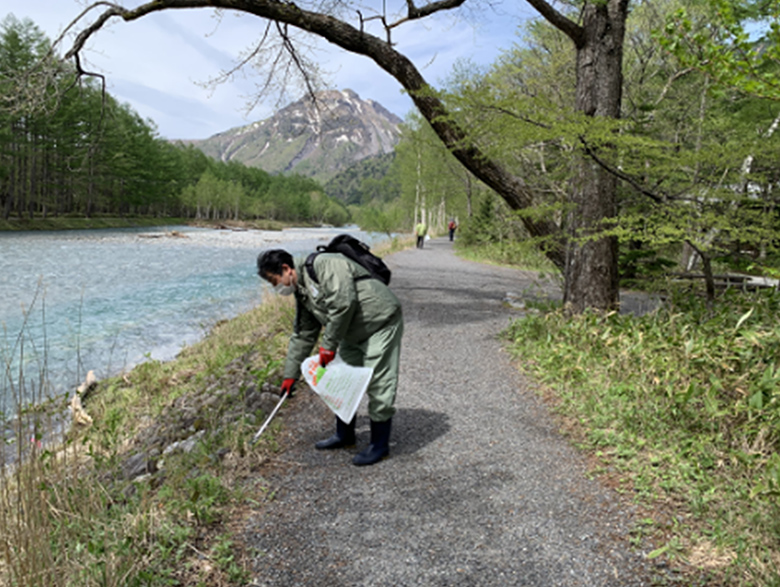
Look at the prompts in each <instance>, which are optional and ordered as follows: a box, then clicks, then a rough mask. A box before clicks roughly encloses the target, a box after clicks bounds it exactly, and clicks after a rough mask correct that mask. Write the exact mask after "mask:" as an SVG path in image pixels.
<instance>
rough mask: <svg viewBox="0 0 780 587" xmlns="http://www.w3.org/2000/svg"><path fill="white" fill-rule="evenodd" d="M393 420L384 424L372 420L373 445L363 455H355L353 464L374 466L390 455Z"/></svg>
mask: <svg viewBox="0 0 780 587" xmlns="http://www.w3.org/2000/svg"><path fill="white" fill-rule="evenodd" d="M392 421H393V420H392V418H391V419H389V420H385V421H384V422H374V421H373V420H371V444H369V445H368V448H366V450H364V451H363V452H361V453H358V454H357V455H355V458H354V459H352V464H353V465H357V466H358V467H363V466H365V465H373V464H374V463H378V462H379V461H381V460H382V459H383V458H385V457H386V456H388V455H389V454H390V428H391V427H392Z"/></svg>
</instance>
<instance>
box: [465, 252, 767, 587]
mask: <svg viewBox="0 0 780 587" xmlns="http://www.w3.org/2000/svg"><path fill="white" fill-rule="evenodd" d="M466 254H467V256H469V257H470V258H472V259H477V260H489V259H493V260H498V261H504V260H505V259H506V257H507V256H510V257H511V256H512V255H511V251H510V252H508V251H506V250H504V249H495V248H494V249H473V250H471V251H467V252H466ZM528 262H529V263H530V264H531V265H532V266H534V267H536V268H542V269H543V268H544V263H543V262H542V264H541V265H539V263H538V257H536V256H535V255H532V256H531V258H530V259H529V260H528ZM667 292H669V293H670V295H669V297H668V299H667V303H666V305H665V307H663V308H662V309H661V310H659V311H658V312H656V313H654V314H651V315H647V316H643V317H634V316H622V315H619V314H616V313H613V314H608V315H602V314H597V313H586V314H584V315H582V316H568V315H566V313H564V312H563V311H562V310H561V309H560V308H559V307H556V306H555V305H553V304H549V305H545V306H538V307H537V308H536V311H535V312H532V313H529V314H528V316H527V317H526V318H524V319H522V320H518V321H517V322H516V323H515V324H514V325H513V326H512V327H511V328H509V329H508V331H507V332H506V333H505V337H506V341H507V345H508V346H509V347H510V349H511V350H512V351H513V353H514V354H515V355H516V356H517V357H518V358H521V359H522V362H521V365H522V368H523V369H524V370H525V371H526V372H527V373H528V374H530V375H531V376H532V377H533V378H534V379H535V380H537V381H539V382H540V383H542V384H543V385H544V386H545V395H546V397H547V398H548V400H549V402H550V403H551V405H553V406H554V409H555V411H556V412H557V413H558V414H559V415H560V418H561V424H562V427H563V429H564V430H565V431H566V432H567V433H568V434H569V435H570V436H571V438H572V440H573V442H574V443H575V444H577V445H578V446H580V447H582V449H583V450H585V451H586V452H587V453H588V454H589V455H590V456H592V457H593V460H592V462H593V463H594V468H593V474H594V475H597V476H599V477H600V478H601V479H602V480H604V481H606V482H608V483H610V485H613V486H614V487H615V488H616V489H617V490H618V491H619V492H621V493H623V494H624V495H626V497H627V498H630V499H631V500H633V501H635V502H636V503H637V504H639V505H640V506H641V507H642V508H643V510H644V511H646V512H647V514H646V516H645V517H644V520H643V522H642V524H641V525H640V526H639V527H637V528H636V529H635V539H636V543H637V544H642V545H643V548H644V549H647V548H648V547H647V545H648V544H651V545H653V546H654V548H653V547H651V549H652V550H651V552H650V556H651V557H657V558H658V560H659V561H661V560H664V561H669V562H670V563H671V566H672V568H674V569H675V572H674V573H670V575H669V577H670V578H669V581H670V582H672V577H676V578H677V580H676V581H674V583H676V584H684V585H692V584H695V585H698V584H723V585H754V586H759V585H760V586H767V585H780V571H779V570H778V569H780V454H778V448H780V327H778V323H777V315H778V311H780V293H778V292H777V291H773V290H770V291H764V292H762V293H756V294H747V293H741V292H732V293H730V294H727V295H724V296H723V297H721V298H720V299H719V300H718V302H717V304H716V306H715V307H714V308H713V309H712V310H709V311H708V310H707V308H706V304H705V303H704V299H703V297H702V296H701V295H697V294H696V293H695V292H690V291H688V292H685V293H677V294H675V293H672V292H673V289H672V287H671V286H669V287H668V288H667Z"/></svg>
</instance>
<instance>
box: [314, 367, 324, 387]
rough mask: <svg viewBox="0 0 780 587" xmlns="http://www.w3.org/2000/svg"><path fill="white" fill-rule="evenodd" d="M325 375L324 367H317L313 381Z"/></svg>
mask: <svg viewBox="0 0 780 587" xmlns="http://www.w3.org/2000/svg"><path fill="white" fill-rule="evenodd" d="M323 375H325V367H318V368H317V370H316V371H315V372H314V382H315V383H316V382H317V381H319V380H320V379H322V376H323Z"/></svg>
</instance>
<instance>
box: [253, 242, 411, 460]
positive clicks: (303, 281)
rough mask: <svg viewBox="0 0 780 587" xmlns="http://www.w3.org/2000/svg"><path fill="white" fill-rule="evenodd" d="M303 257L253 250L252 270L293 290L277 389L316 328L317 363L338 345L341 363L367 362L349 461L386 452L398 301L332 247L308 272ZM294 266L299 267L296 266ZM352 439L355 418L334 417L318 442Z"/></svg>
mask: <svg viewBox="0 0 780 587" xmlns="http://www.w3.org/2000/svg"><path fill="white" fill-rule="evenodd" d="M305 263H306V257H305V256H304V257H296V258H295V259H293V257H292V256H291V255H290V253H288V252H287V251H284V250H281V249H273V250H269V251H265V252H263V253H261V254H260V255H259V256H258V258H257V272H258V274H259V275H260V277H262V278H263V279H265V280H266V281H267V282H268V283H270V284H271V285H273V286H274V288H275V290H276V292H277V293H279V294H281V295H292V294H294V295H295V327H294V330H293V333H292V336H291V337H290V343H289V345H288V347H287V360H286V362H285V365H284V380H283V382H282V393H283V394H284V393H292V389H293V386H294V385H295V382H296V381H297V380H298V378H299V377H300V375H301V363H302V362H303V360H304V359H306V358H307V357H308V356H309V355H310V354H311V352H312V350H313V349H314V345H315V343H316V342H317V338H318V337H319V335H320V331H321V330H322V329H323V327H324V331H323V332H322V340H321V342H320V345H321V346H320V351H319V355H320V364H321V365H322V366H323V367H325V366H326V365H327V364H328V363H329V362H330V361H332V360H333V359H334V358H335V357H336V351H338V353H339V355H340V356H341V358H342V359H343V360H344V362H345V363H347V364H349V365H353V366H363V367H373V369H374V374H373V376H372V378H371V381H370V383H369V385H368V389H367V390H366V393H367V395H368V415H369V418H370V419H371V443H370V444H369V446H368V447H367V448H366V449H365V450H364V451H363V452H361V453H358V454H357V455H356V456H355V458H354V459H353V460H352V462H353V463H354V464H355V465H358V466H362V465H373V464H374V463H376V462H378V461H379V460H381V459H383V458H385V457H386V456H388V454H389V453H390V428H391V422H392V417H393V415H394V414H395V395H396V390H397V388H398V365H399V359H400V354H401V337H402V336H403V332H404V321H403V314H402V311H401V303H400V302H399V301H398V298H396V297H395V294H394V293H393V292H392V291H391V290H390V288H389V287H387V286H386V285H385V284H384V283H383V282H382V281H381V280H379V279H372V278H371V277H370V273H369V272H368V270H366V269H365V268H364V267H362V266H361V265H359V264H358V263H356V262H355V261H353V260H351V259H348V258H347V257H345V256H344V255H342V254H340V253H325V252H323V253H320V254H318V255H317V256H316V257H315V258H314V260H313V262H312V266H313V269H314V272H315V273H314V275H316V279H314V278H313V277H312V275H310V273H309V272H308V271H307V270H305V269H304V267H305ZM299 269H300V270H299ZM354 444H355V418H353V419H352V421H351V422H349V423H348V424H347V423H345V422H342V421H341V420H340V419H339V418H336V433H335V434H334V435H333V436H331V437H330V438H328V439H326V440H321V441H320V442H318V443H317V444H316V445H315V447H316V448H318V449H334V448H347V447H351V446H354Z"/></svg>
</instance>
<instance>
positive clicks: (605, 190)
mask: <svg viewBox="0 0 780 587" xmlns="http://www.w3.org/2000/svg"><path fill="white" fill-rule="evenodd" d="M627 16H628V0H608V1H607V2H594V3H592V4H591V3H588V4H586V5H585V8H584V11H583V24H582V31H583V34H582V36H581V37H580V43H579V44H578V45H577V64H576V68H577V87H576V104H575V107H576V109H577V110H578V111H580V112H583V113H584V114H586V115H587V116H592V117H609V118H618V117H619V116H620V106H621V99H622V87H623V74H622V66H623V40H624V36H625V22H626V18H627ZM616 192H617V178H616V177H615V176H614V175H613V174H611V173H609V172H608V171H606V170H605V169H604V168H603V167H601V166H599V165H598V164H596V162H595V161H593V159H592V158H590V157H589V156H588V155H587V154H585V153H584V152H582V153H580V154H579V159H578V161H577V172H576V174H575V177H574V180H573V185H572V191H571V210H570V212H569V214H568V217H567V235H568V242H567V247H566V268H565V273H564V277H565V287H564V303H565V304H567V305H568V306H569V308H570V309H571V310H572V311H573V312H575V313H579V312H582V311H583V310H585V309H586V308H595V309H599V310H611V309H614V308H616V307H617V304H618V294H619V290H618V242H617V238H616V237H613V236H603V234H602V231H604V230H605V229H609V228H610V225H611V221H612V220H613V219H614V218H615V217H616V215H617V196H616Z"/></svg>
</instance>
